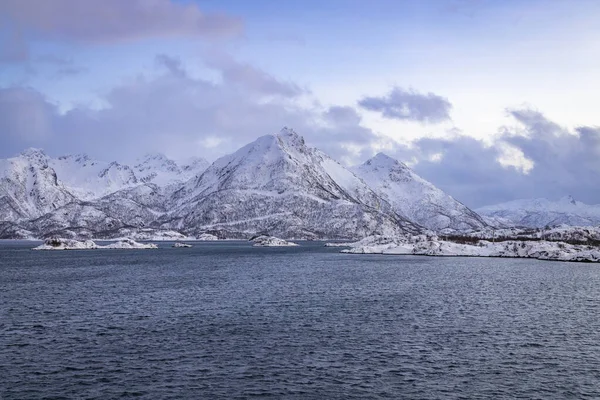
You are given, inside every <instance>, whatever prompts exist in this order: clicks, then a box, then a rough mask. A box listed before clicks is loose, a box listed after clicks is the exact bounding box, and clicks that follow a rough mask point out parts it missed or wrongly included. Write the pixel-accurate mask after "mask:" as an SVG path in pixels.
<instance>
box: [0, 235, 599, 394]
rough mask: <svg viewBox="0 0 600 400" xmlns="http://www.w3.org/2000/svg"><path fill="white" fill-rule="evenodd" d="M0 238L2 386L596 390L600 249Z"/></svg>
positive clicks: (69, 390)
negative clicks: (368, 252) (57, 245)
mask: <svg viewBox="0 0 600 400" xmlns="http://www.w3.org/2000/svg"><path fill="white" fill-rule="evenodd" d="M163 246H165V248H163V249H159V250H154V251H127V250H125V251H123V250H116V251H81V252H33V251H30V250H28V249H29V248H30V247H31V244H25V245H22V244H19V245H15V243H14V242H13V243H7V242H4V243H0V307H1V309H0V312H1V314H0V317H1V319H0V398H1V399H30V398H31V399H38V398H55V399H58V398H69V399H70V398H73V399H80V398H98V399H110V398H121V397H141V398H148V399H166V398H172V399H184V398H193V399H214V398H227V399H230V398H251V397H257V398H263V397H265V398H266V397H272V398H292V399H295V398H298V399H303V398H309V399H310V398H314V399H347V398H356V399H369V398H395V399H400V398H414V399H417V398H422V399H443V398H451V399H454V398H464V399H467V398H468V399H474V398H494V399H498V398H539V399H550V398H578V399H581V398H599V397H600V265H594V264H578V263H558V262H542V261H532V260H506V259H483V258H479V259H478V258H427V257H394V256H358V255H343V254H339V253H337V250H336V249H326V248H323V247H321V244H320V243H312V244H311V243H305V244H304V246H303V247H300V248H279V249H278V248H268V249H257V248H251V247H249V246H248V245H247V244H246V243H216V244H214V243H209V244H197V245H196V246H195V247H194V248H192V249H171V248H167V247H168V246H169V245H168V244H164V245H163Z"/></svg>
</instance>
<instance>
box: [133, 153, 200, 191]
mask: <svg viewBox="0 0 600 400" xmlns="http://www.w3.org/2000/svg"><path fill="white" fill-rule="evenodd" d="M206 168H208V162H207V161H206V160H204V159H203V158H193V159H190V160H188V161H187V162H186V163H185V164H183V165H181V166H180V165H178V164H177V163H176V162H175V161H173V160H170V159H168V158H167V157H166V156H165V155H164V154H160V153H156V154H146V155H145V156H144V157H142V158H141V159H138V161H137V163H136V164H135V166H134V167H133V169H134V171H135V174H136V176H137V177H138V179H139V180H140V181H141V182H144V183H154V184H156V185H159V186H167V185H172V184H181V183H184V182H186V181H188V180H189V179H191V178H193V177H194V176H196V175H198V174H200V173H202V172H203V171H204V170H205V169H206Z"/></svg>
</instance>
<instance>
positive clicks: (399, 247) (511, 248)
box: [342, 235, 600, 262]
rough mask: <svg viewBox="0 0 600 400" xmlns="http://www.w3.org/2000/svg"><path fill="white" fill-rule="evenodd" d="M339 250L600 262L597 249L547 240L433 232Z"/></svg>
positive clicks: (378, 239) (368, 239) (363, 242)
mask: <svg viewBox="0 0 600 400" xmlns="http://www.w3.org/2000/svg"><path fill="white" fill-rule="evenodd" d="M345 246H346V247H348V248H347V249H344V250H342V253H352V254H397V255H409V254H412V255H423V256H463V257H512V258H535V259H538V260H553V261H586V262H600V248H599V247H596V246H590V245H579V244H578V245H573V244H568V243H565V242H551V241H546V240H506V241H501V242H492V241H488V240H476V241H474V242H472V243H457V242H451V241H447V240H442V239H440V238H439V237H437V236H435V235H432V236H428V235H417V236H405V237H386V236H369V237H366V238H365V239H362V240H360V241H358V242H354V243H347V244H345Z"/></svg>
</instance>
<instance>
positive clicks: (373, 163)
mask: <svg viewBox="0 0 600 400" xmlns="http://www.w3.org/2000/svg"><path fill="white" fill-rule="evenodd" d="M362 167H371V168H374V169H381V168H383V169H392V168H393V169H395V170H407V171H409V170H410V168H408V166H406V164H404V163H402V162H400V161H398V160H396V159H395V158H392V157H390V156H388V155H387V154H385V153H382V152H379V153H377V154H375V155H374V156H373V157H371V158H370V159H368V160H367V161H365V162H364V163H363V164H362Z"/></svg>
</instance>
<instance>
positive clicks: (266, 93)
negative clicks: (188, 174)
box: [0, 54, 376, 161]
mask: <svg viewBox="0 0 600 400" xmlns="http://www.w3.org/2000/svg"><path fill="white" fill-rule="evenodd" d="M155 62H156V63H157V65H158V66H159V67H160V68H161V69H160V73H159V74H158V75H156V74H150V75H143V74H142V75H139V76H137V77H135V78H132V79H130V80H129V81H126V82H123V83H121V84H119V85H118V86H115V87H113V88H112V89H111V90H109V91H108V92H106V93H105V94H104V95H103V96H102V99H101V100H102V103H103V104H105V105H106V106H105V107H104V108H102V109H99V110H98V109H93V108H89V107H87V106H85V105H79V106H77V107H75V108H73V109H71V110H69V111H67V112H65V113H60V112H59V110H58V109H57V107H56V106H54V105H53V104H52V103H51V102H50V101H49V100H48V99H46V98H45V97H44V96H43V95H41V94H40V93H38V92H36V91H34V90H31V89H22V88H16V89H0V92H1V93H2V95H0V98H4V99H6V101H5V102H0V128H2V132H10V135H11V143H10V146H8V145H7V144H6V143H5V141H6V138H5V137H4V136H0V157H7V156H11V155H13V154H15V153H18V152H19V151H21V150H22V149H23V148H24V147H27V146H35V147H42V148H44V149H45V150H47V151H48V152H49V154H53V155H61V154H65V153H80V152H86V153H89V154H90V155H92V156H94V157H96V158H100V159H105V160H109V161H110V160H114V159H118V160H124V161H126V160H128V159H131V158H135V157H137V156H140V155H142V154H143V153H146V152H153V151H161V152H164V153H166V154H168V155H170V156H171V157H175V158H179V157H181V158H183V157H189V156H202V157H205V158H208V159H214V158H216V157H217V156H220V155H223V154H226V153H229V152H232V151H235V150H237V149H238V148H239V147H241V146H242V145H243V144H245V143H248V142H250V141H253V140H255V139H256V138H257V137H258V136H262V135H266V134H269V133H275V132H278V131H279V130H280V129H281V128H282V127H283V126H290V127H293V128H294V129H295V130H296V131H297V132H299V133H300V134H302V135H304V136H305V137H306V140H307V142H308V143H309V145H312V146H317V147H319V148H322V149H323V150H325V151H326V152H329V153H331V154H332V155H333V156H334V157H337V158H340V159H343V158H345V157H346V158H348V160H354V158H355V157H360V156H361V150H360V149H358V150H357V146H360V147H363V146H366V145H368V143H369V141H370V140H373V139H376V137H375V136H374V135H373V133H372V132H371V131H370V130H369V129H367V128H364V127H362V126H361V125H360V123H361V120H360V117H359V116H358V114H357V113H356V111H355V110H353V109H352V108H348V109H345V108H342V107H337V108H332V109H327V108H323V107H321V106H315V105H312V104H311V105H310V106H306V105H303V104H301V103H302V102H300V101H296V97H295V96H293V97H291V98H288V97H282V96H284V95H290V93H289V92H286V91H281V92H278V91H274V90H273V89H272V87H270V86H267V87H265V86H264V85H256V84H255V77H254V76H253V75H251V76H249V77H245V76H244V75H236V76H235V77H231V76H230V75H228V74H225V75H224V77H223V79H222V80H219V81H218V82H215V81H211V80H207V79H203V78H200V77H196V76H193V74H190V72H189V71H188V70H187V69H186V67H185V65H183V63H182V62H181V61H180V60H178V59H176V58H173V57H170V56H168V55H164V54H162V55H158V56H157V57H156V59H155ZM252 69H253V70H254V71H256V72H257V74H258V75H259V76H269V77H270V75H267V74H266V73H263V71H261V70H259V69H257V68H256V67H252ZM271 78H272V79H273V81H274V82H279V81H278V80H277V79H276V78H274V77H271ZM246 79H247V80H248V82H247V81H246ZM23 93H25V94H23ZM275 93H280V94H279V95H277V96H274V94H275ZM31 113H37V115H40V119H42V120H44V121H47V123H46V124H45V125H44V126H45V128H44V129H43V130H41V128H40V129H38V131H40V132H42V131H43V135H42V134H39V135H37V136H32V137H31V138H29V139H31V140H29V139H27V140H26V135H28V134H29V133H30V132H29V129H30V127H29V126H28V124H27V123H26V122H27V121H26V116H27V115H29V114H31ZM17 115H19V116H21V117H22V118H19V119H18V121H17V120H15V116H17Z"/></svg>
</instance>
